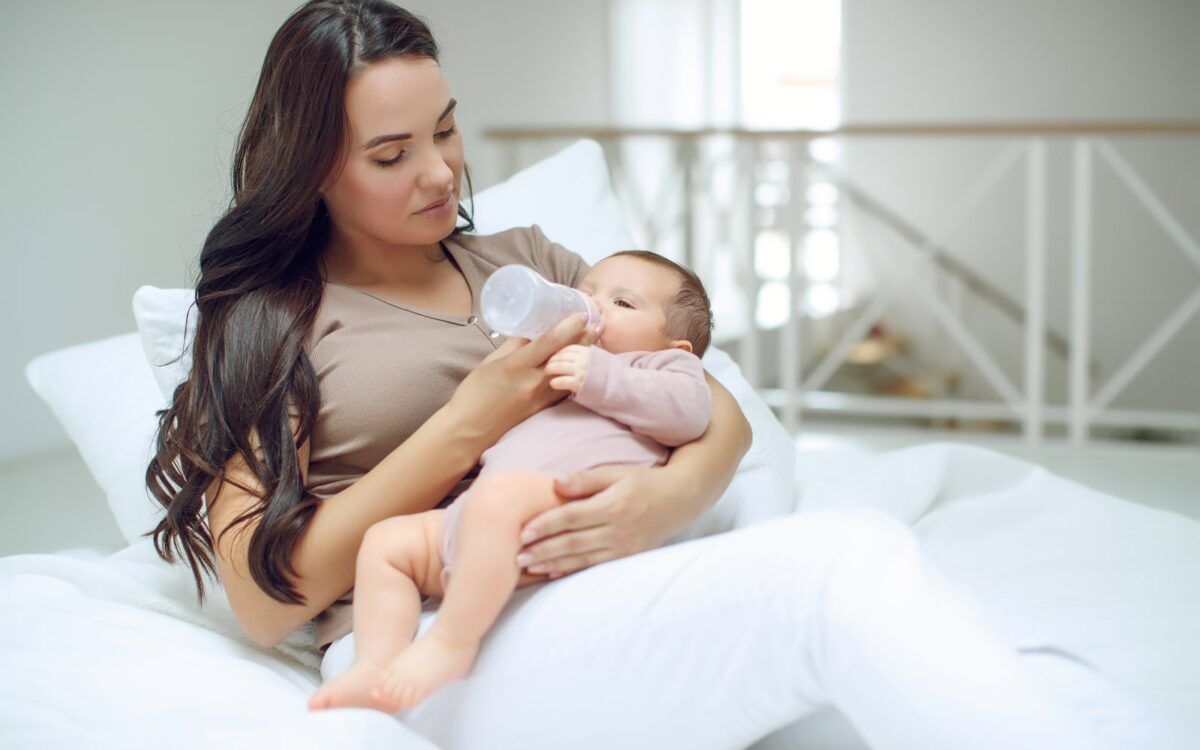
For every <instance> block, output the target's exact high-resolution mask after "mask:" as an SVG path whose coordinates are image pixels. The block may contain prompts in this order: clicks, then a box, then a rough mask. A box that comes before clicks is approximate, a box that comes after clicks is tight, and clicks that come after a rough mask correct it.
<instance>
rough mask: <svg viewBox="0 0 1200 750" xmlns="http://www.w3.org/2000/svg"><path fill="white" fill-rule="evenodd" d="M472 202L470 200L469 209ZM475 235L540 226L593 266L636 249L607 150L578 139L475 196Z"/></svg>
mask: <svg viewBox="0 0 1200 750" xmlns="http://www.w3.org/2000/svg"><path fill="white" fill-rule="evenodd" d="M469 203H470V202H469V201H468V204H469ZM475 206H476V208H475V215H474V220H475V232H476V233H477V234H495V233H496V232H502V231H504V230H505V229H511V228H512V227H528V226H532V225H533V224H537V225H538V226H539V227H541V228H542V231H543V232H545V233H546V236H547V237H549V238H551V239H552V240H554V241H555V242H557V243H559V244H560V245H563V246H564V247H566V248H568V249H570V250H572V251H573V252H576V253H579V254H580V255H582V256H583V257H584V259H585V260H587V262H588V263H589V264H594V263H595V262H596V261H598V260H600V259H601V258H603V257H604V256H606V255H611V254H613V253H615V252H617V251H618V250H630V249H632V248H633V247H634V242H633V235H632V234H630V233H629V227H628V225H627V224H626V223H625V213H624V211H623V209H622V208H621V203H620V201H618V200H617V196H616V195H615V194H614V193H613V191H612V186H611V184H610V183H609V180H608V164H607V163H606V162H605V161H604V150H603V149H601V148H600V144H599V143H596V142H595V141H589V140H579V141H575V143H573V144H571V145H570V146H568V147H566V148H565V149H563V150H562V151H559V152H558V153H557V154H554V155H553V156H551V157H549V158H547V159H544V160H542V161H540V162H538V163H536V164H533V165H531V166H529V167H527V168H525V169H523V170H521V171H520V172H517V173H516V174H515V175H513V176H512V177H510V178H508V179H507V180H505V181H504V182H502V183H500V184H499V185H493V186H492V187H490V188H488V189H487V190H484V191H481V192H480V193H479V194H478V195H476V196H475Z"/></svg>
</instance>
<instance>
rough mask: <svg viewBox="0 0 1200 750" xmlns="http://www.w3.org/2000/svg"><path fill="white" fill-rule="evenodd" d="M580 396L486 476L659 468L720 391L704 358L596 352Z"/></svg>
mask: <svg viewBox="0 0 1200 750" xmlns="http://www.w3.org/2000/svg"><path fill="white" fill-rule="evenodd" d="M589 348H590V354H589V355H588V363H587V372H586V373H585V374H584V379H583V385H582V386H581V387H580V388H579V393H576V394H572V395H570V396H568V397H567V398H565V399H563V400H562V401H559V402H558V403H557V404H555V405H554V406H550V407H547V408H545V409H542V410H541V411H539V412H538V413H537V414H534V415H533V416H532V417H529V418H528V419H526V420H525V421H523V422H521V423H520V424H518V425H517V426H516V427H513V428H512V429H511V430H509V431H508V432H506V433H504V435H503V436H501V438H500V439H499V440H498V441H496V444H495V445H493V446H492V447H491V448H488V449H487V450H486V451H484V452H483V455H482V456H481V457H480V459H479V463H480V466H481V468H480V471H479V477H477V478H476V481H478V479H479V478H482V477H484V476H486V475H488V474H492V473H496V472H500V471H514V470H517V471H536V472H541V473H543V474H549V475H552V476H557V475H562V474H567V473H569V472H572V471H577V470H579V469H590V468H592V467H593V466H600V465H601V464H637V465H641V466H659V465H661V464H665V463H666V462H667V458H668V457H669V456H670V455H671V450H670V449H671V448H673V447H675V446H678V445H683V444H684V443H689V442H691V441H692V440H695V439H696V438H698V437H700V436H701V435H703V434H704V431H705V430H706V429H708V420H709V417H710V416H712V391H711V390H709V387H708V383H707V382H705V380H704V366H703V365H701V364H700V358H699V357H697V356H696V355H694V354H692V353H691V352H686V351H683V350H682V349H663V350H661V351H640V352H624V353H622V354H613V353H611V352H609V351H606V350H604V349H601V348H600V347H598V346H591V347H589ZM470 493H471V490H470V488H468V489H467V490H465V491H464V492H463V493H462V494H461V495H459V496H458V497H457V498H455V499H454V501H453V502H452V503H450V505H448V506H446V508H445V510H446V515H445V516H444V523H443V525H442V565H443V568H442V586H443V589H444V587H445V585H446V583H447V582H448V581H449V573H450V568H451V567H452V566H453V565H454V559H455V556H456V553H455V550H456V547H457V537H458V517H459V514H460V512H461V510H462V504H463V503H464V502H465V501H466V500H467V497H468V496H469V495H470Z"/></svg>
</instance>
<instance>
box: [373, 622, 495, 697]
mask: <svg viewBox="0 0 1200 750" xmlns="http://www.w3.org/2000/svg"><path fill="white" fill-rule="evenodd" d="M478 653H479V641H463V640H459V639H457V638H455V637H454V636H452V635H449V634H448V633H445V632H443V631H442V630H441V629H439V628H438V626H437V622H436V621H435V622H434V624H433V625H432V626H431V627H430V628H429V630H427V631H426V632H425V633H424V634H423V635H422V636H421V637H420V638H418V639H417V640H416V642H415V643H413V645H411V646H409V647H408V648H406V649H405V650H404V651H402V652H400V654H399V655H397V656H396V658H394V659H392V661H391V663H390V664H388V665H387V666H385V667H384V668H383V674H382V675H381V676H380V679H379V681H378V684H377V687H376V689H375V690H374V691H372V692H371V696H372V697H373V698H375V699H377V700H380V701H383V702H384V703H386V704H387V706H388V710H389V711H392V712H394V711H396V710H398V709H401V708H413V707H414V706H416V705H417V704H419V703H420V702H421V701H423V700H425V698H426V697H428V696H429V695H430V694H431V693H433V692H434V691H435V690H437V689H438V688H440V687H442V686H443V685H445V684H446V683H448V682H453V681H455V680H461V679H462V678H464V677H466V676H467V675H468V674H470V672H471V666H472V665H473V664H474V663H475V655H476V654H478Z"/></svg>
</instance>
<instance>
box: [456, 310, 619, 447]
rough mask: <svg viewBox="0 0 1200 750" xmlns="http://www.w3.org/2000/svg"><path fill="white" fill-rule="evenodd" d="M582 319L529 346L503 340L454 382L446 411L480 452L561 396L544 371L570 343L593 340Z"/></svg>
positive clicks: (574, 317) (578, 317)
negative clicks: (472, 439) (552, 357)
mask: <svg viewBox="0 0 1200 750" xmlns="http://www.w3.org/2000/svg"><path fill="white" fill-rule="evenodd" d="M586 326H587V316H586V315H584V314H582V313H576V314H575V315H571V316H569V317H568V318H566V319H565V320H562V321H560V322H559V323H558V324H557V325H555V326H554V327H553V328H551V329H549V330H548V331H546V332H545V333H543V334H542V335H541V336H538V337H537V338H536V339H533V340H532V341H531V340H529V339H523V338H520V337H517V336H512V337H509V338H508V339H506V340H505V341H504V343H503V344H501V345H500V346H499V347H497V349H496V350H495V351H494V352H492V353H491V354H489V355H488V356H486V357H484V359H483V361H482V362H480V363H479V365H478V366H477V367H476V368H475V369H474V370H472V371H471V372H470V373H469V374H468V375H467V377H465V378H463V381H462V382H461V383H459V385H458V388H457V389H455V391H454V396H453V397H452V398H451V399H450V402H449V403H448V404H447V407H448V408H450V409H451V410H452V411H453V412H454V413H455V414H456V415H457V416H458V423H459V424H461V425H463V428H464V430H469V431H470V434H472V435H474V436H475V437H476V438H477V439H478V440H479V441H480V452H482V451H483V449H486V448H488V447H490V446H491V445H493V444H494V443H495V442H496V441H497V440H499V439H500V436H501V435H503V434H504V433H505V432H507V431H508V430H509V429H510V428H512V427H514V426H515V425H516V424H517V423H519V422H521V421H522V420H524V419H526V418H528V417H530V416H532V415H533V414H536V413H537V412H539V411H541V410H542V409H544V408H546V407H547V406H550V405H551V404H553V403H555V402H556V401H561V400H562V399H563V398H564V397H565V396H566V395H567V394H566V392H565V391H561V390H557V389H555V388H552V387H550V381H551V380H552V379H553V377H554V376H553V375H550V374H548V373H547V372H545V364H546V361H547V360H548V359H550V357H551V356H552V355H554V354H555V353H556V352H558V351H559V350H561V349H563V348H564V347H567V346H570V345H571V344H580V345H582V346H590V345H592V344H593V343H595V342H596V340H597V339H598V338H599V333H598V331H597V330H595V329H591V330H589V329H587V327H586Z"/></svg>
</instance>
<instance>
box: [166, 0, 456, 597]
mask: <svg viewBox="0 0 1200 750" xmlns="http://www.w3.org/2000/svg"><path fill="white" fill-rule="evenodd" d="M396 56H408V57H417V58H428V59H431V60H433V61H434V62H437V59H438V47H437V43H436V42H435V41H434V39H433V35H432V34H431V32H430V30H429V27H428V26H427V25H426V24H425V23H424V22H423V21H422V20H421V19H420V18H418V17H416V16H414V15H413V14H412V13H409V12H408V11H406V10H404V9H402V8H398V7H396V6H394V5H392V4H390V3H387V2H382V1H381V0H312V2H308V3H306V4H305V5H303V6H302V7H301V8H299V9H298V10H297V11H296V12H295V13H293V14H292V15H291V17H290V18H288V19H287V21H285V22H284V24H283V25H282V26H281V27H280V28H279V31H277V32H276V33H275V37H274V39H272V40H271V45H270V47H269V48H268V49H267V56H266V59H265V60H264V61H263V67H262V72H261V74H260V75H259V79H258V87H257V89H256V90H255V92H254V98H253V100H252V101H251V102H250V108H249V111H248V112H247V114H246V121H245V123H243V125H242V129H241V133H240V135H239V137H238V143H237V147H236V149H235V152H234V159H233V168H232V178H233V199H232V201H231V202H230V205H229V209H228V210H227V211H226V212H225V214H224V215H223V216H222V217H221V218H220V220H219V221H217V223H216V224H215V225H214V226H213V228H212V230H211V231H210V232H209V233H208V237H207V238H205V241H204V247H203V249H202V250H201V251H200V269H199V271H200V273H199V281H198V282H197V283H196V307H197V311H198V314H199V318H198V321H197V326H196V334H195V339H194V343H193V344H192V369H191V373H190V375H189V376H188V378H187V380H186V381H184V382H183V383H182V384H180V385H179V386H178V387H177V388H176V389H175V393H174V395H173V397H172V399H171V403H170V405H169V406H168V408H166V409H164V410H162V411H159V412H158V413H157V414H158V418H159V422H158V433H157V437H156V453H155V456H154V458H153V460H151V462H150V465H149V466H148V467H147V469H146V484H147V486H148V488H149V490H150V493H151V494H152V495H153V496H154V498H155V499H156V500H157V501H158V502H159V503H161V504H162V505H163V507H164V508H165V509H166V516H165V517H164V518H163V519H162V521H160V522H159V524H158V526H157V527H156V528H155V529H154V530H153V531H149V532H146V534H143V536H151V535H153V536H154V546H155V549H156V550H157V551H158V554H159V556H160V557H161V558H162V559H164V560H166V561H167V562H170V563H174V562H175V561H176V554H175V552H176V550H178V551H179V552H180V553H181V554H182V556H183V557H184V558H185V559H186V560H187V563H188V564H189V565H190V566H191V569H192V573H193V574H194V576H195V579H196V590H197V596H198V599H199V601H200V603H201V604H203V602H204V582H203V578H202V576H201V568H204V569H206V570H208V571H209V572H210V573H213V574H216V569H215V567H214V563H213V554H214V546H213V539H212V537H211V534H210V532H209V529H208V527H207V519H205V518H203V517H202V510H203V504H202V499H203V495H204V492H205V491H206V490H207V489H208V486H209V484H210V483H211V482H212V481H213V480H214V479H216V478H217V477H219V476H222V474H223V473H224V467H225V465H226V463H227V462H228V461H229V460H230V459H231V458H232V457H233V456H235V455H238V454H240V455H241V456H242V458H243V460H244V461H245V462H246V465H247V466H248V467H249V469H250V471H251V472H252V473H253V475H254V477H255V478H256V479H257V482H258V485H259V486H260V487H261V488H262V494H258V493H257V492H256V493H255V496H256V497H258V498H259V502H257V503H255V504H254V506H253V507H251V508H250V509H249V510H247V511H246V512H244V513H242V514H241V515H239V516H238V517H237V518H236V519H234V521H233V522H232V523H230V524H229V526H228V527H227V528H226V529H225V533H228V532H229V531H231V530H233V528H234V527H235V526H237V525H239V524H245V523H250V522H252V521H253V520H255V519H259V523H258V526H257V528H256V529H255V530H254V533H253V535H252V536H251V538H250V544H249V569H250V574H251V577H252V578H253V579H254V582H255V583H257V584H258V585H259V587H260V588H262V590H263V591H264V592H266V593H267V595H269V596H270V597H271V598H272V599H275V600H277V601H281V602H286V603H289V604H304V603H305V598H304V596H303V595H302V594H301V593H300V592H299V590H298V589H297V588H296V587H295V585H293V584H292V583H291V581H290V580H289V576H296V570H295V568H294V567H293V566H292V564H291V556H292V550H293V548H294V547H295V545H296V543H297V542H298V541H299V540H300V538H301V537H302V536H303V534H304V530H305V528H306V527H307V526H308V524H309V523H310V521H311V520H312V517H313V514H314V513H315V512H316V509H317V506H318V505H319V503H320V501H319V500H318V499H317V498H315V497H313V496H306V495H305V492H304V486H303V481H302V477H301V472H300V467H299V465H298V463H297V459H296V450H295V446H297V445H299V444H301V443H303V442H304V441H305V440H306V439H307V438H308V436H309V434H310V433H311V431H312V426H313V424H314V422H315V419H316V416H317V411H318V408H319V406H320V393H319V388H318V382H317V377H316V373H315V371H314V370H313V366H312V363H311V362H310V361H309V358H308V355H307V354H306V352H305V351H304V347H303V344H304V340H305V338H306V336H307V334H308V332H309V330H310V329H311V326H312V323H313V319H314V318H315V316H316V314H317V310H318V309H319V307H320V303H321V295H322V290H323V282H324V278H323V273H324V271H323V268H322V267H321V264H320V262H319V256H320V253H321V250H322V248H323V247H324V245H325V243H326V241H327V240H328V237H329V215H328V212H327V210H326V208H325V205H324V202H323V200H322V198H321V195H320V192H319V188H320V186H321V185H322V183H323V181H324V180H325V179H326V177H327V176H328V175H329V174H330V173H331V171H332V170H333V169H334V168H335V167H336V166H338V163H339V159H340V156H341V153H342V146H343V139H344V138H345V134H346V132H347V120H346V110H345V91H346V85H347V84H348V83H349V81H350V80H351V78H353V77H354V76H355V75H356V74H357V73H358V72H360V71H361V70H362V69H363V68H365V67H366V66H368V65H371V64H372V63H375V62H379V61H382V60H386V59H389V58H393V57H396ZM464 175H465V177H466V183H467V190H468V194H469V195H471V196H472V197H473V191H472V189H471V178H470V173H469V172H467V171H466V170H465V169H464ZM462 203H463V202H460V204H459V215H460V217H461V218H462V219H465V220H466V224H465V226H464V225H462V224H460V225H459V227H458V228H456V229H455V230H454V231H455V232H459V231H471V230H473V229H474V223H473V221H472V217H471V215H470V212H468V211H467V210H466V209H464V208H463V206H462ZM291 415H296V416H298V418H299V421H298V425H297V432H296V433H295V434H293V431H292V424H291V418H290V416H291ZM252 431H253V432H254V433H256V435H257V437H258V439H259V442H260V451H261V458H260V457H259V456H257V455H256V454H255V451H254V450H253V447H252V444H251V442H250V437H251V432H252ZM225 481H229V482H231V483H233V484H236V485H237V486H239V487H241V488H242V489H243V490H245V491H247V492H254V490H253V488H248V487H243V486H242V485H241V484H240V483H236V482H234V481H233V480H232V479H230V478H228V477H226V478H225ZM222 536H223V534H222Z"/></svg>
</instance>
